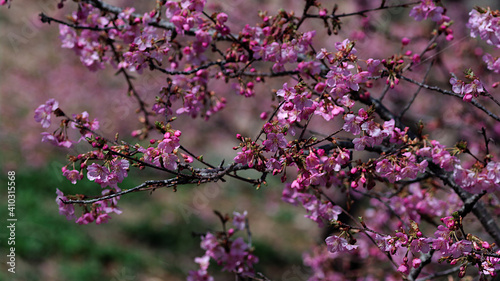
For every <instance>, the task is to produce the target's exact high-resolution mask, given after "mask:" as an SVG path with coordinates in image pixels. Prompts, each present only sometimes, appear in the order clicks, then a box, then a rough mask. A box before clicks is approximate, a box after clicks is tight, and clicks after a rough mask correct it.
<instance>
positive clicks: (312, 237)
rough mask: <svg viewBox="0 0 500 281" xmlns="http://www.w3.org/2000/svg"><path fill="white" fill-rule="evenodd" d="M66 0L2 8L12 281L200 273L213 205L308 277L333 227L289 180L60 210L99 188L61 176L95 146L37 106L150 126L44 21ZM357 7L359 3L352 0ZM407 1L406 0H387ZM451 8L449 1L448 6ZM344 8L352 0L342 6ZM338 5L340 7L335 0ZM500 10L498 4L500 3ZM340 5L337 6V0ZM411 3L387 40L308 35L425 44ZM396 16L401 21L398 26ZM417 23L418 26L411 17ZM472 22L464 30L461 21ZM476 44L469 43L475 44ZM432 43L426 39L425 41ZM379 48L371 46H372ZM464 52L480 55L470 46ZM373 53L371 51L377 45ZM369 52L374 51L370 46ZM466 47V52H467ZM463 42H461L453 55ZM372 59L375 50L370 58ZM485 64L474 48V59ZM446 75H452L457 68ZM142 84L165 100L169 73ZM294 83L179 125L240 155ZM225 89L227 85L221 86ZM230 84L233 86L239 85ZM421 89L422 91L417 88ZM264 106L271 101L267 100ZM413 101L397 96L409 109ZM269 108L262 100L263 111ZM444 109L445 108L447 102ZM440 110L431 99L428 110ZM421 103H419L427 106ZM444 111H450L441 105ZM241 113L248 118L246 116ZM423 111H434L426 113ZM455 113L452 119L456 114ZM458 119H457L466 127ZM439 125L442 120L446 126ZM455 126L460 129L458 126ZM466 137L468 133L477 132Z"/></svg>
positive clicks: (273, 270) (0, 81)
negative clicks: (116, 210) (300, 204)
mask: <svg viewBox="0 0 500 281" xmlns="http://www.w3.org/2000/svg"><path fill="white" fill-rule="evenodd" d="M58 2H59V1H55V0H40V1H28V0H14V1H13V3H12V5H11V8H10V9H7V8H6V7H1V8H0V142H1V143H0V170H1V176H0V178H1V179H2V181H1V184H2V187H1V191H0V192H1V194H2V195H1V197H0V198H1V200H0V250H1V256H0V261H1V263H0V280H55V281H57V280H76V281H78V280H144V281H145V280H185V278H186V276H187V273H188V272H189V270H194V269H196V268H197V264H195V263H194V261H193V259H194V258H195V257H198V256H201V255H203V251H202V250H201V249H200V248H199V241H200V240H199V237H198V236H196V235H193V233H194V234H200V233H205V232H206V231H207V230H219V229H220V228H221V225H220V223H219V221H218V219H217V217H216V216H215V215H214V214H213V210H218V211H220V212H222V213H232V212H233V211H239V212H242V211H244V210H247V211H248V212H249V221H250V227H251V231H252V242H253V246H254V247H255V249H256V254H257V256H258V257H259V258H260V262H259V264H258V266H257V270H258V271H261V272H262V273H264V274H265V275H266V276H268V277H269V278H270V279H272V280H305V279H306V277H305V276H306V275H307V273H308V269H307V268H306V267H304V266H303V264H302V258H301V256H302V254H303V252H305V251H307V250H308V249H310V248H311V246H314V245H315V244H318V243H322V240H323V239H322V233H321V231H320V230H319V229H318V228H317V227H316V224H314V223H313V222H311V221H309V220H308V219H306V218H304V214H305V212H304V211H303V210H299V209H297V208H294V207H293V206H289V205H286V204H285V203H282V202H281V200H280V197H281V190H282V184H281V182H280V180H279V178H271V177H269V178H268V185H267V186H265V187H263V188H261V189H260V190H256V189H255V187H252V186H249V185H246V184H244V183H240V182H237V181H232V180H228V181H227V182H225V183H222V182H220V183H214V184H208V185H202V186H182V187H180V188H178V191H177V192H173V191H172V190H167V189H164V190H156V191H155V192H153V193H151V194H149V193H136V194H130V195H128V196H125V197H123V198H122V199H121V203H120V205H121V208H122V210H123V214H122V215H119V216H117V215H115V216H113V218H112V219H111V220H110V221H109V223H107V224H104V225H98V226H96V225H84V226H80V225H77V224H75V223H74V222H71V221H67V220H66V219H65V217H63V216H60V215H59V214H58V210H57V205H56V203H55V197H56V194H55V190H56V188H59V189H61V190H62V191H63V192H64V193H70V194H71V193H73V194H74V193H87V192H92V191H94V190H96V189H98V188H99V187H98V186H97V185H96V184H93V183H91V182H88V181H86V180H84V181H81V182H80V183H78V184H77V185H72V184H71V183H70V182H69V181H68V180H66V179H65V178H64V177H63V176H62V174H61V167H62V166H64V165H65V164H66V155H67V154H76V153H78V152H79V151H83V149H85V146H84V145H82V146H77V147H75V148H73V149H71V150H63V149H57V148H53V147H51V146H50V145H49V144H46V143H41V142H40V139H41V137H40V133H41V132H42V128H41V127H40V126H39V124H37V123H35V122H34V119H33V115H34V109H35V108H36V107H37V106H38V105H40V104H42V103H44V102H45V101H46V100H47V99H49V98H55V99H56V100H58V101H59V105H60V107H61V108H63V110H64V111H65V112H67V113H81V112H83V111H88V112H89V113H90V115H91V117H95V118H98V119H99V120H100V121H101V132H102V133H103V134H105V135H108V136H114V133H115V132H119V133H120V136H121V137H123V138H124V139H125V140H128V141H130V142H135V141H136V140H134V139H133V138H132V137H130V132H131V131H132V130H134V129H138V128H140V123H139V122H138V119H137V115H136V113H135V110H136V108H137V105H136V103H135V102H134V100H133V99H132V98H129V97H127V96H126V92H127V88H126V83H125V81H124V79H123V77H121V76H117V75H115V73H114V71H113V69H111V68H109V67H108V68H107V69H105V70H103V71H99V72H95V73H94V72H90V71H88V70H87V69H86V68H85V67H84V66H83V65H82V64H81V63H80V61H79V59H78V58H77V57H76V56H75V55H74V54H73V52H72V51H71V50H67V49H62V48H61V47H60V41H59V39H58V32H59V30H58V26H57V24H51V25H47V24H42V23H41V22H40V21H39V16H38V14H39V13H40V12H44V13H46V14H48V15H50V16H52V17H55V18H60V19H62V18H64V16H65V15H66V14H67V13H68V11H70V8H73V7H74V5H75V4H74V3H72V2H71V1H68V2H67V3H66V7H65V8H64V9H62V10H58V9H56V4H57V3H58ZM107 2H108V3H110V4H114V5H118V6H121V7H126V6H131V5H133V6H135V7H137V10H138V11H139V12H141V11H142V12H143V11H147V10H149V9H151V8H152V7H154V5H155V1H140V2H141V3H140V4H139V5H137V3H134V2H139V1H125V0H123V1H120V0H113V1H111V0H110V1H107ZM303 2H304V1H299V0H295V1H284V0H283V1H263V0H260V1H259V0H256V1H242V0H236V1H218V2H213V1H210V0H208V5H207V7H208V8H207V9H208V11H212V12H213V11H221V10H222V11H225V12H226V13H227V14H229V16H230V18H229V24H228V25H229V26H230V27H232V29H233V30H238V28H241V27H242V26H243V24H244V23H247V22H248V23H250V24H253V23H255V22H257V21H258V17H257V12H258V10H266V9H267V10H268V11H270V14H275V13H276V12H277V11H278V10H279V9H280V8H286V9H287V10H294V11H296V14H301V12H302V7H303V6H302V5H303ZM342 2H351V1H342ZM374 2H378V1H373V3H372V1H357V2H356V3H355V1H352V3H350V4H349V3H347V4H346V3H343V4H342V6H341V9H342V10H340V11H342V12H352V11H356V10H358V9H359V8H360V7H366V8H369V7H371V6H376V5H377V4H379V3H374ZM387 2H391V3H395V4H396V3H401V1H387ZM448 3H449V4H448ZM339 4H340V3H339ZM445 4H447V5H448V6H453V7H455V8H456V9H454V10H451V11H450V14H452V15H453V16H454V17H453V18H454V19H455V20H457V23H456V26H458V27H459V28H456V30H455V34H456V38H459V40H463V38H465V37H466V34H467V33H466V32H467V31H466V30H465V29H464V28H463V24H464V22H465V21H466V19H467V12H468V11H469V10H470V8H471V7H472V6H473V5H488V4H489V5H491V6H492V8H499V7H495V6H494V4H495V3H493V1H489V2H488V1H445ZM329 5H330V4H329ZM497 5H498V4H497ZM326 7H327V8H328V9H331V7H330V6H328V5H326ZM408 12H409V9H399V10H397V11H390V12H389V11H382V12H377V13H374V15H373V16H372V17H373V18H372V19H373V20H374V22H375V23H376V24H375V25H373V26H372V27H373V28H375V30H373V32H378V33H382V34H384V33H385V34H386V37H384V38H385V39H384V40H378V41H377V40H375V39H374V38H372V37H370V36H371V35H370V33H368V32H367V30H363V19H362V18H352V19H351V18H349V19H346V22H345V24H344V26H343V29H342V30H341V31H340V33H339V34H338V35H333V36H330V37H328V36H326V35H325V34H324V30H323V28H322V24H321V22H315V23H311V24H309V25H304V26H303V27H302V29H303V30H304V31H307V30H311V29H316V30H318V34H319V35H318V36H317V39H316V40H317V43H319V44H320V45H322V47H326V48H328V49H333V46H334V43H335V42H338V41H342V40H343V39H345V38H346V37H349V38H354V39H357V40H358V42H357V44H358V45H357V49H358V51H360V52H361V54H360V56H362V55H363V56H365V55H366V56H368V55H373V56H377V57H380V58H383V57H387V56H390V55H391V54H392V53H391V51H392V52H397V51H398V48H399V47H400V44H399V42H400V41H399V40H400V38H402V37H404V36H408V37H411V38H415V40H418V39H419V36H421V35H422V34H427V33H426V28H430V27H427V26H426V25H425V24H423V25H422V26H421V27H420V28H418V29H417V28H408V26H407V25H405V24H406V23H408V22H409V21H411V20H412V19H410V18H409V17H408V16H407V15H408ZM394 22H397V23H399V24H398V25H391V24H393V23H394ZM409 24H411V22H410V23H409ZM460 26H462V28H460ZM467 40H468V39H467ZM425 43H426V41H425V40H422V44H425ZM368 46H369V48H367V47H368ZM461 48H462V49H459V50H458V51H459V52H468V51H471V50H469V49H467V48H466V47H461ZM365 50H366V51H365ZM363 52H365V53H363ZM458 54H460V53H458ZM456 55H457V49H455V47H454V46H453V45H452V46H450V56H456ZM366 56H365V57H366ZM465 57H467V58H468V59H470V61H469V62H473V61H474V59H476V60H477V57H474V54H472V55H471V54H468V55H467V56H465V55H464V58H465ZM467 63H468V62H467V61H460V62H459V61H457V62H455V64H452V65H448V69H451V70H453V69H461V67H463V65H466V64H467ZM440 75H442V76H441V77H440V76H436V77H434V79H435V80H441V83H442V81H444V82H445V83H446V82H447V80H446V79H444V80H443V79H442V78H443V77H445V75H446V74H443V73H441V74H440ZM136 78H137V79H136V82H135V83H136V87H137V90H138V92H139V93H140V94H141V96H142V97H144V99H146V100H147V99H149V100H152V98H153V97H154V96H155V95H157V93H158V91H159V89H160V88H161V85H162V83H163V82H164V77H162V76H157V75H156V74H154V73H149V72H147V71H146V72H145V73H144V74H143V75H140V76H137V75H136ZM283 82H284V80H276V81H274V82H271V83H270V84H268V85H267V86H266V87H262V86H260V88H258V96H259V97H258V99H245V98H244V97H241V96H237V95H235V94H234V93H231V90H229V91H228V93H227V94H223V95H224V96H226V97H227V98H228V105H227V108H226V110H225V111H224V112H223V113H221V114H218V115H216V116H214V117H213V119H212V120H210V122H205V121H203V120H201V119H191V118H189V117H182V118H179V119H178V120H177V121H175V123H174V127H175V126H177V127H176V128H177V129H180V130H182V131H183V136H182V142H183V145H184V146H185V147H188V148H189V149H190V150H191V151H192V152H193V153H195V154H203V155H204V159H205V160H207V161H209V162H211V163H216V164H217V163H220V162H221V161H222V160H223V159H225V160H226V163H227V162H228V161H231V160H232V158H233V157H234V156H235V153H234V151H233V150H232V149H231V147H233V146H235V145H237V140H236V139H235V137H234V135H235V134H236V133H240V134H242V135H248V136H255V135H256V134H257V132H258V130H259V129H260V126H262V124H263V121H262V120H260V119H259V118H258V116H259V114H260V113H261V112H262V111H268V110H271V105H273V102H272V101H271V96H272V95H273V92H272V89H278V88H279V87H280V84H282V83H283ZM213 86H214V87H215V89H216V90H218V91H221V92H223V91H227V89H226V88H228V87H223V86H220V85H217V84H214V85H213ZM229 88H230V87H229ZM410 92H413V91H410ZM262 101H267V102H268V104H266V106H264V107H263V106H262ZM400 101H401V96H399V97H398V96H397V95H394V96H392V97H388V98H387V102H388V103H389V104H390V105H392V106H398V104H399V102H400ZM257 104H260V106H256V105H257ZM437 104H439V103H437ZM426 105H427V106H428V104H425V103H424V104H422V105H420V106H422V107H424V106H426ZM416 106H419V105H418V104H417V105H416ZM456 106H458V108H457V107H453V105H452V104H450V105H449V107H448V108H447V109H445V110H450V113H449V114H456V112H457V110H458V112H460V111H459V110H460V108H459V106H460V105H458V103H457V105H456ZM441 110H442V109H441ZM236 112H237V113H236ZM422 112H428V111H426V110H423V109H422ZM448 116H449V115H448ZM407 118H413V119H416V120H418V119H421V118H426V119H427V120H426V121H428V122H429V123H430V124H432V123H433V122H434V123H435V124H437V123H439V122H448V121H447V120H440V119H437V118H433V117H432V116H431V115H428V116H427V115H421V116H418V115H417V116H411V115H410V116H408V117H407ZM455 125H457V124H455ZM436 126H438V125H436ZM450 126H451V125H450ZM465 133H466V132H465ZM7 171H15V172H16V216H17V219H18V222H17V224H16V274H15V275H12V274H8V273H7V271H6V269H7V265H6V263H5V259H6V251H7V247H8V246H7V242H6V238H7V234H8V233H7V231H6V230H5V229H6V227H5V226H6V224H7V222H6V218H7V199H6V194H7V193H6V190H5V189H6V185H5V181H4V180H5V179H6V175H7ZM163 176H164V175H160V174H157V173H154V172H149V171H145V172H138V171H137V170H134V169H131V171H130V173H129V177H128V178H127V179H126V180H125V181H124V182H123V183H122V184H121V185H120V186H121V187H122V188H130V187H133V186H135V185H138V184H140V183H141V182H143V181H144V180H150V179H161V178H162V177H163ZM217 272H218V271H216V270H214V271H213V273H214V274H215V276H216V280H234V276H231V275H230V274H227V273H226V274H220V273H217Z"/></svg>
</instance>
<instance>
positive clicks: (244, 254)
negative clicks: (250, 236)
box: [187, 211, 259, 281]
mask: <svg viewBox="0 0 500 281" xmlns="http://www.w3.org/2000/svg"><path fill="white" fill-rule="evenodd" d="M246 216H247V212H246V211H245V212H243V214H241V213H238V212H234V213H233V219H232V223H233V225H234V228H230V229H228V230H227V231H223V232H217V233H215V234H214V233H211V232H207V233H206V234H205V235H202V236H201V244H200V245H201V248H202V249H203V250H205V254H204V255H203V256H202V257H198V258H195V262H196V263H198V264H199V265H200V269H198V270H192V271H190V272H189V276H188V277H187V280H188V281H198V280H214V278H213V277H212V276H210V274H209V273H208V267H209V265H210V260H214V261H215V262H216V263H217V264H218V265H220V266H222V270H223V271H228V272H233V273H235V274H237V275H238V276H240V277H253V276H254V275H255V271H254V269H253V266H254V264H256V263H258V262H259V259H258V258H257V257H256V256H255V255H253V253H252V252H253V249H252V248H251V245H249V244H247V243H245V241H244V240H243V238H242V237H235V234H236V233H237V232H238V231H242V230H245V228H247V227H248V226H247V222H246V220H247V218H246ZM226 219H227V218H224V220H223V224H225V222H226Z"/></svg>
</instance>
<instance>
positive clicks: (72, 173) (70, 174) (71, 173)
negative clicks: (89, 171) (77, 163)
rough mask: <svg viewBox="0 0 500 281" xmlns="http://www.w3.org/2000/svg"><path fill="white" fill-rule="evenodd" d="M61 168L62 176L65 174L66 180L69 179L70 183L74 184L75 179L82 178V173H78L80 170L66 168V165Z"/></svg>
mask: <svg viewBox="0 0 500 281" xmlns="http://www.w3.org/2000/svg"><path fill="white" fill-rule="evenodd" d="M62 170H63V176H65V177H66V178H67V179H68V180H70V181H71V183H72V184H76V181H77V180H81V179H83V175H82V174H80V171H77V170H68V169H67V168H66V167H63V168H62Z"/></svg>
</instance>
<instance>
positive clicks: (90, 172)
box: [87, 163, 109, 187]
mask: <svg viewBox="0 0 500 281" xmlns="http://www.w3.org/2000/svg"><path fill="white" fill-rule="evenodd" d="M87 178H88V179H89V180H90V181H95V182H96V183H99V184H101V186H102V187H106V186H107V185H108V183H109V182H108V180H109V170H108V168H106V167H104V166H101V165H99V164H97V163H92V165H90V166H88V167H87Z"/></svg>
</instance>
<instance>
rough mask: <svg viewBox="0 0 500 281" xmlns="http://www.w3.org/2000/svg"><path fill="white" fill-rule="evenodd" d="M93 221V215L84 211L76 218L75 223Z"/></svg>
mask: <svg viewBox="0 0 500 281" xmlns="http://www.w3.org/2000/svg"><path fill="white" fill-rule="evenodd" d="M93 221H94V216H93V215H92V214H91V213H85V214H83V215H82V216H81V217H79V218H78V219H77V220H76V223H78V224H80V225H82V224H89V223H92V222H93Z"/></svg>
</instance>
